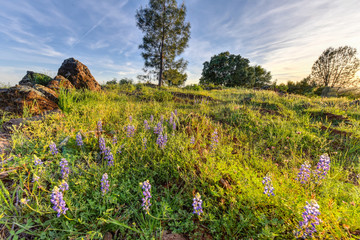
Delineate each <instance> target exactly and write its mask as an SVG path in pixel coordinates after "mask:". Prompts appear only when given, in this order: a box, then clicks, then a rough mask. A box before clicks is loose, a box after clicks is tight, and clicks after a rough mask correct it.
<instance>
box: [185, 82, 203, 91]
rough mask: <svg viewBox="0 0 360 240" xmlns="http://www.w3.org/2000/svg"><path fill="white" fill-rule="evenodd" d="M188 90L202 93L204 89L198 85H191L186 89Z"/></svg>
mask: <svg viewBox="0 0 360 240" xmlns="http://www.w3.org/2000/svg"><path fill="white" fill-rule="evenodd" d="M184 89H186V90H194V91H202V90H203V88H202V87H201V85H198V84H191V85H187V86H185V87H184Z"/></svg>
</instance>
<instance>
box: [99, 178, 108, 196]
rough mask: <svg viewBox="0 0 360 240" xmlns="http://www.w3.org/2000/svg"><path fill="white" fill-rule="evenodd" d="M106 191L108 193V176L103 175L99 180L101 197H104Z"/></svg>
mask: <svg viewBox="0 0 360 240" xmlns="http://www.w3.org/2000/svg"><path fill="white" fill-rule="evenodd" d="M108 191H109V180H108V174H107V173H104V175H103V176H102V178H101V192H102V194H103V195H105V194H106V193H107V192H108Z"/></svg>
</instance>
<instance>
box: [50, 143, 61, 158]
mask: <svg viewBox="0 0 360 240" xmlns="http://www.w3.org/2000/svg"><path fill="white" fill-rule="evenodd" d="M49 148H50V152H51V154H52V155H54V156H55V155H56V154H58V153H59V151H58V150H57V148H56V144H55V143H51V144H50V145H49Z"/></svg>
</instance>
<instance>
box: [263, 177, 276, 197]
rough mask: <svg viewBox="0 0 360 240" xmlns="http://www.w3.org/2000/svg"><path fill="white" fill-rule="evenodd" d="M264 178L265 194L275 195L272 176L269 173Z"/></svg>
mask: <svg viewBox="0 0 360 240" xmlns="http://www.w3.org/2000/svg"><path fill="white" fill-rule="evenodd" d="M263 179H264V180H263V181H262V184H263V185H264V194H265V195H268V197H270V196H271V195H273V196H275V193H274V187H273V185H272V181H271V177H270V176H269V175H266V176H265V177H264V178H263Z"/></svg>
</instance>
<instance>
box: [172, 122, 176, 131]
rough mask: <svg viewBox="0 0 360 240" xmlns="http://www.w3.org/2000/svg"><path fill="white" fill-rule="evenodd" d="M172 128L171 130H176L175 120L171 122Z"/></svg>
mask: <svg viewBox="0 0 360 240" xmlns="http://www.w3.org/2000/svg"><path fill="white" fill-rule="evenodd" d="M172 129H173V131H176V122H175V121H174V122H173V123H172Z"/></svg>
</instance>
